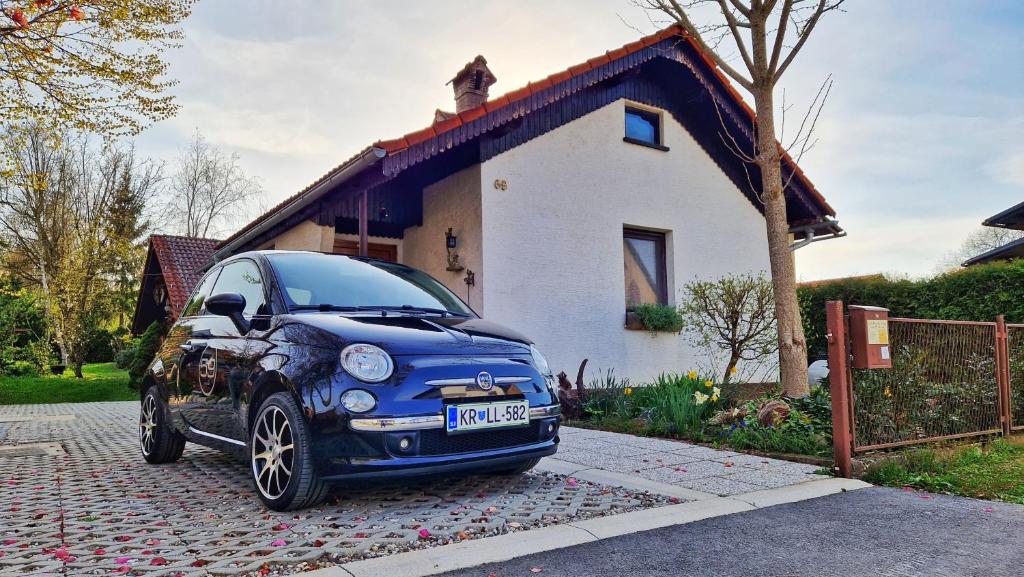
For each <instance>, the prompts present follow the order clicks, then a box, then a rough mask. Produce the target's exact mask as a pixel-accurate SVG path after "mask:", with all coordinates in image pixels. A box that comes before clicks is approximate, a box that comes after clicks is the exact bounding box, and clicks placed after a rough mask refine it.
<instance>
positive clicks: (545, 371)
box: [530, 345, 551, 377]
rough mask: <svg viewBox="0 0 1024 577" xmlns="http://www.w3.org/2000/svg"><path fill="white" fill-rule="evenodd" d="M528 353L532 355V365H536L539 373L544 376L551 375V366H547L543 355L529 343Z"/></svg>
mask: <svg viewBox="0 0 1024 577" xmlns="http://www.w3.org/2000/svg"><path fill="white" fill-rule="evenodd" d="M530 355H531V356H532V357H533V365H534V366H535V367H537V370H538V371H540V374H542V375H544V376H545V377H548V376H551V367H550V366H548V360H547V359H545V358H544V355H542V354H540V351H538V350H537V347H535V346H533V345H530Z"/></svg>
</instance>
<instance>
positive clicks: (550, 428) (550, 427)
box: [548, 423, 555, 435]
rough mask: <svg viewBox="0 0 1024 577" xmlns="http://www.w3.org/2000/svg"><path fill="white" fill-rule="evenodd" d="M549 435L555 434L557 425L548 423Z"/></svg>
mask: <svg viewBox="0 0 1024 577" xmlns="http://www.w3.org/2000/svg"><path fill="white" fill-rule="evenodd" d="M548 434H549V435H553V434H555V424H554V423H548Z"/></svg>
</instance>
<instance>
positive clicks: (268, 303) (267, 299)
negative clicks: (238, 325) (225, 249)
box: [203, 258, 273, 320]
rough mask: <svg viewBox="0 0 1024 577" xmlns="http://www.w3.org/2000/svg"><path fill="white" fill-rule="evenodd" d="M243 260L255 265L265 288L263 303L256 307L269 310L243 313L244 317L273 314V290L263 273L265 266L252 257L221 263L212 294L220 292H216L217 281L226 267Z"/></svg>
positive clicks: (251, 317) (247, 318)
mask: <svg viewBox="0 0 1024 577" xmlns="http://www.w3.org/2000/svg"><path fill="white" fill-rule="evenodd" d="M243 262H247V263H249V264H251V265H252V266H253V268H255V269H256V273H257V274H258V275H260V286H261V287H262V289H263V303H262V304H261V305H260V307H256V310H257V311H259V310H260V308H261V307H264V308H265V309H266V310H267V311H268V312H266V313H263V314H259V313H253V314H250V315H247V314H245V313H242V317H243V318H245V319H246V320H252V319H254V318H257V317H269V316H273V312H270V311H272V310H273V299H272V295H271V292H270V286H269V284H268V283H267V275H265V274H263V267H261V266H260V263H258V262H256V261H255V260H253V259H251V258H239V259H235V260H232V261H230V262H225V263H224V264H221V265H220V269H219V271H218V272H217V280H215V281H214V282H213V287H212V288H211V292H210V294H211V295H215V294H218V293H217V292H216V289H217V283H219V282H220V277H221V274H223V272H224V270H225V269H227V268H228V267H229V266H232V265H234V264H238V263H243ZM248 305H249V303H246V306H248ZM203 310H204V312H205V310H206V309H205V308H204V309H203Z"/></svg>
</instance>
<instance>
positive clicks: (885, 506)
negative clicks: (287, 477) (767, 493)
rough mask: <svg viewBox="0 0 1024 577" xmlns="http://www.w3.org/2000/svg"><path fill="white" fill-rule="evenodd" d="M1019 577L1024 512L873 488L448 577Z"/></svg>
mask: <svg viewBox="0 0 1024 577" xmlns="http://www.w3.org/2000/svg"><path fill="white" fill-rule="evenodd" d="M535 574H539V575H540V576H541V577H557V576H565V577H626V576H636V577H659V576H665V577H668V576H671V577H682V576H705V575H707V576H711V575H714V576H730V577H746V576H750V577H782V576H785V577H803V576H806V577H830V576H840V575H841V576H844V577H851V576H861V575H863V576H868V575H870V576H872V577H874V576H887V577H907V576H915V577H916V576H920V577H968V576H973V575H978V576H985V577H1022V576H1024V506H1020V505H1009V504H1004V503H993V502H989V501H978V500H974V499H964V498H960V497H948V496H941V495H931V494H927V493H916V492H907V491H903V490H899V489H885V488H870V489H862V490H859V491H853V492H849V493H840V494H837V495H832V496H828V497H822V498H819V499H811V500H808V501H802V502H799V503H792V504H788V505H779V506H776V507H768V508H765V509H759V510H757V511H751V512H747V513H739V514H735V515H728V516H724V517H717V518H714V519H707V520H704V521H699V522H696V523H690V524H686V525H677V526H674V527H667V528H664V529H656V530H653V531H646V532H643V533H636V534H633V535H624V536H621V537H615V538H612V539H606V540H602V541H597V542H594V543H587V544H584V545H578V546H574V547H568V548H564V549H558V550H554V551H549V552H546V553H540V554H536V555H531V556H528V557H521V558H518V559H514V560H512V561H508V562H504V563H495V564H490V565H484V566H481V567H475V568H471V569H467V570H463V571H454V572H450V573H445V574H444V575H445V576H447V577H487V576H489V575H495V576H497V577H513V576H516V577H518V576H524V577H525V576H529V575H535Z"/></svg>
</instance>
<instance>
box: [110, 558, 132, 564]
mask: <svg viewBox="0 0 1024 577" xmlns="http://www.w3.org/2000/svg"><path fill="white" fill-rule="evenodd" d="M131 561H132V558H131V557H118V558H117V559H114V563H117V564H118V565H127V564H128V563H131Z"/></svg>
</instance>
